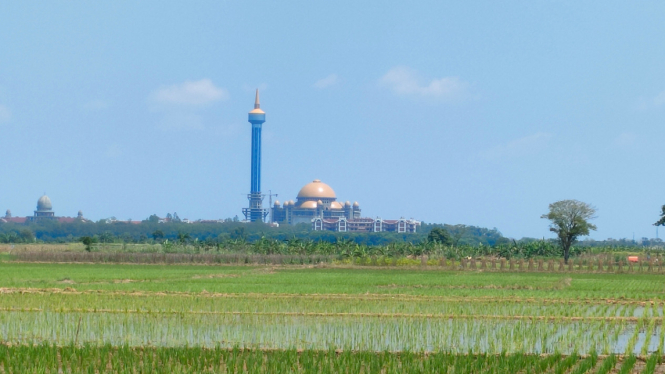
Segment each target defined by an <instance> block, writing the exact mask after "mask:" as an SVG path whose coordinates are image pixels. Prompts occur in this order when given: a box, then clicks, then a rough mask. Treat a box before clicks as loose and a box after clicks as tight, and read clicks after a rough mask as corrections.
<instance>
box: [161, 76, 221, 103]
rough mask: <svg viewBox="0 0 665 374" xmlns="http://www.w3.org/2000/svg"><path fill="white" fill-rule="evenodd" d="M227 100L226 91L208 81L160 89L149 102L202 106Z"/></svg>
mask: <svg viewBox="0 0 665 374" xmlns="http://www.w3.org/2000/svg"><path fill="white" fill-rule="evenodd" d="M228 98H229V93H228V91H227V90H226V89H224V88H220V87H217V86H215V85H214V84H213V83H212V81H211V80H210V79H201V80H198V81H185V82H184V83H181V84H176V85H172V86H165V87H161V88H159V89H157V90H155V91H153V92H152V93H151V94H150V100H151V101H152V102H153V103H156V104H162V105H173V104H175V105H193V106H202V105H206V104H210V103H213V102H215V101H220V100H227V99H228Z"/></svg>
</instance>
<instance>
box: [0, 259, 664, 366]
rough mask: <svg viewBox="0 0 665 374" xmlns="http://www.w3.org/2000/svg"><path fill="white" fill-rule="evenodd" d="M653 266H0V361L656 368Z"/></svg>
mask: <svg viewBox="0 0 665 374" xmlns="http://www.w3.org/2000/svg"><path fill="white" fill-rule="evenodd" d="M664 281H665V276H664V275H661V274H658V273H619V274H615V273H599V272H586V273H584V272H570V273H567V272H555V273H549V272H543V273H538V272H510V271H505V272H491V271H482V270H478V271H468V270H466V271H454V270H450V269H441V268H434V269H432V268H428V269H421V268H417V267H406V268H399V267H398V268H386V267H376V268H374V267H360V266H358V267H352V266H351V267H335V266H286V265H281V266H203V265H127V264H66V263H21V262H12V261H6V260H5V261H4V262H0V374H2V373H45V372H51V373H59V372H63V373H70V372H71V373H88V372H91V373H95V372H98V373H200V372H206V373H208V372H209V373H220V372H223V373H255V372H270V373H291V372H294V373H314V372H316V373H340V372H341V373H408V372H414V373H415V372H418V373H420V372H436V373H440V372H445V373H518V372H519V373H663V372H665V366H663V364H661V361H662V356H663V354H662V352H663V347H664V345H665V329H664V328H663V327H664V326H663V320H664V318H665V313H664V310H663V308H664V306H665V282H664Z"/></svg>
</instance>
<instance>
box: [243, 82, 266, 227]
mask: <svg viewBox="0 0 665 374" xmlns="http://www.w3.org/2000/svg"><path fill="white" fill-rule="evenodd" d="M248 121H249V123H251V124H252V177H251V183H252V185H251V188H250V190H249V195H247V198H248V199H249V208H244V209H243V210H242V213H243V214H244V215H245V219H246V220H249V221H251V222H255V221H261V222H263V220H264V219H265V218H266V216H267V215H268V209H263V194H261V126H262V125H263V122H265V121H266V112H264V111H262V110H261V104H260V103H259V90H258V89H257V90H256V100H255V101H254V110H252V111H251V112H249V118H248Z"/></svg>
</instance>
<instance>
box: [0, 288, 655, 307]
mask: <svg viewBox="0 0 665 374" xmlns="http://www.w3.org/2000/svg"><path fill="white" fill-rule="evenodd" d="M16 293H18V294H70V295H83V294H105V295H119V296H123V295H127V296H146V297H151V296H174V297H175V296H181V297H210V298H243V299H244V298H258V299H267V298H275V299H277V298H281V299H295V298H298V299H319V300H326V299H328V300H335V299H337V300H392V299H399V300H403V301H441V302H486V303H491V302H497V303H506V302H513V303H537V304H568V305H573V304H618V305H639V306H648V305H665V299H646V300H639V299H608V298H577V299H563V298H548V297H547V296H544V297H543V298H522V297H511V296H506V297H491V296H487V297H477V296H475V297H474V296H469V297H460V296H426V295H410V294H396V293H395V294H376V293H374V294H370V293H364V294H311V293H310V294H295V293H294V294H287V293H214V292H205V291H204V292H179V291H109V290H76V289H74V288H72V287H64V288H23V287H16V288H11V287H0V294H16Z"/></svg>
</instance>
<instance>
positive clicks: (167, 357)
mask: <svg viewBox="0 0 665 374" xmlns="http://www.w3.org/2000/svg"><path fill="white" fill-rule="evenodd" d="M657 359H658V357H657V356H656V355H652V356H649V357H646V358H641V359H638V358H636V357H625V358H622V359H621V360H620V361H619V360H617V357H615V356H612V357H609V358H606V359H604V360H602V358H600V357H591V356H587V357H580V356H577V355H571V356H560V355H552V356H548V357H542V356H535V355H528V354H515V355H464V354H458V355H455V354H449V353H442V352H441V353H432V354H428V353H411V352H397V353H395V352H352V351H317V350H297V351H296V350H256V349H238V348H234V349H222V348H215V349H205V348H203V349H202V348H193V347H179V348H155V347H145V348H130V347H120V348H118V347H111V346H102V347H90V346H82V347H73V346H66V347H58V346H49V345H39V346H17V347H16V346H15V347H7V346H2V345H0V373H2V374H18V373H22V374H23V373H25V374H33V373H40V374H42V373H45V372H46V373H48V372H51V373H56V372H58V373H61V372H62V373H72V374H78V373H100V374H106V373H147V372H149V373H158V374H161V373H174V374H185V373H234V374H236V373H243V374H244V373H275V374H281V373H317V374H332V373H349V374H351V373H353V374H356V373H385V374H397V373H400V374H401V373H450V374H479V373H482V374H500V373H501V374H504V373H516V374H526V373H529V374H540V373H555V374H595V373H597V374H608V373H626V374H627V373H635V374H642V373H644V374H652V373H663V372H664V370H665V368H664V367H663V365H659V364H658V363H657ZM644 360H646V362H644ZM596 361H600V362H599V363H598V364H596ZM594 364H595V365H594ZM596 368H597V370H596Z"/></svg>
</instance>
